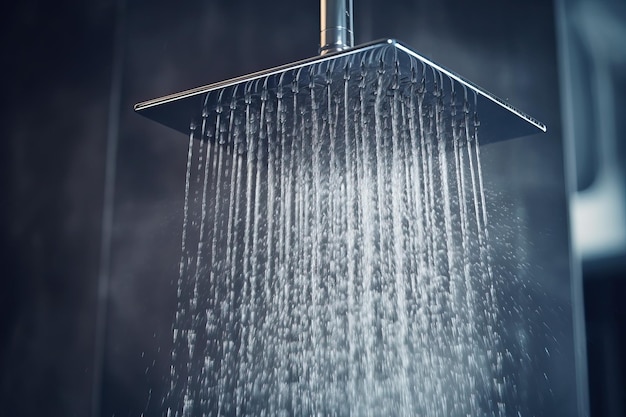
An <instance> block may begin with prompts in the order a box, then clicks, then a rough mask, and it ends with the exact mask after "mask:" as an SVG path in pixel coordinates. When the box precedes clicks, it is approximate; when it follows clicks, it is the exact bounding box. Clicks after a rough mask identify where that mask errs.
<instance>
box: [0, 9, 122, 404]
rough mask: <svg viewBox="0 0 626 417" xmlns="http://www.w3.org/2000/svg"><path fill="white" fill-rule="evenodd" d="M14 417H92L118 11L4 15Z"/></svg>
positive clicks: (4, 202)
mask: <svg viewBox="0 0 626 417" xmlns="http://www.w3.org/2000/svg"><path fill="white" fill-rule="evenodd" d="M2 20H3V24H2V25H1V26H2V28H1V30H2V37H1V39H2V51H3V52H2V55H3V65H2V67H3V74H4V75H3V79H4V81H3V89H2V90H3V95H4V96H3V100H2V101H3V106H2V123H0V129H1V132H2V140H1V143H0V166H1V170H2V177H1V181H2V197H1V199H0V221H1V222H2V226H1V227H2V236H1V242H2V250H1V251H0V253H1V255H0V256H1V257H2V270H1V271H2V272H1V273H0V277H1V283H0V317H1V318H0V341H1V344H0V369H1V373H0V399H1V400H0V401H1V402H2V404H3V407H2V411H1V412H0V414H2V415H24V416H27V415H28V416H34V415H54V416H62V415H63V416H84V415H89V412H90V403H91V386H92V379H93V374H92V369H93V352H94V341H95V338H94V336H95V326H94V324H95V312H96V307H97V300H96V285H97V282H98V280H97V278H98V268H99V253H100V223H101V207H102V186H103V172H104V169H103V168H104V162H105V161H104V158H103V155H104V149H105V142H106V134H107V116H108V97H109V88H110V73H111V57H112V46H113V44H112V39H113V37H112V35H113V28H114V14H113V4H112V2H110V1H96V2H87V3H86V2H78V1H73V2H72V1H61V2H43V1H24V2H13V3H11V4H9V5H7V6H6V8H5V10H4V12H3V18H2Z"/></svg>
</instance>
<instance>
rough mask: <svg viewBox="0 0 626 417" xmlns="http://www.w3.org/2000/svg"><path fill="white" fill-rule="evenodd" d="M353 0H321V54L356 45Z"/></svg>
mask: <svg viewBox="0 0 626 417" xmlns="http://www.w3.org/2000/svg"><path fill="white" fill-rule="evenodd" d="M352 11H353V8H352V0H321V1H320V55H325V54H327V53H331V52H339V51H343V50H346V49H348V48H352V47H353V46H354V32H353V30H352V28H353V13H352Z"/></svg>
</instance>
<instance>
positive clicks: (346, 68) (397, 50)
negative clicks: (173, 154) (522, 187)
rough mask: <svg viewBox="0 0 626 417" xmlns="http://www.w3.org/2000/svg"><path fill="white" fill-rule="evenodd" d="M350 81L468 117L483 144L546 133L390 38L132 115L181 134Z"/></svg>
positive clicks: (145, 106) (151, 104)
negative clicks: (210, 118)
mask: <svg viewBox="0 0 626 417" xmlns="http://www.w3.org/2000/svg"><path fill="white" fill-rule="evenodd" d="M377 74H378V75H379V76H380V77H379V78H376V77H377ZM381 77H382V78H381ZM350 78H351V79H352V80H359V79H360V80H362V81H361V83H376V82H381V80H384V82H385V83H386V86H387V93H388V94H389V93H390V91H391V89H395V88H399V89H400V90H401V91H402V94H403V95H404V96H407V95H411V94H417V92H419V91H421V92H425V93H423V94H424V95H423V100H424V105H425V106H426V107H427V108H428V106H430V108H435V103H436V102H439V103H445V105H446V106H449V108H450V113H449V114H450V115H452V116H449V117H460V116H458V115H461V114H468V113H471V114H472V117H474V119H475V123H480V141H481V143H483V144H485V143H490V142H497V141H501V140H506V139H512V138H515V137H520V136H526V135H530V134H534V133H539V132H545V131H546V126H545V125H544V124H543V123H541V122H539V121H538V120H536V119H534V118H532V117H530V116H528V115H526V114H525V113H523V112H521V111H519V110H517V109H515V108H514V107H512V106H510V105H509V104H507V103H505V102H504V101H502V100H500V99H499V98H497V97H496V96H494V95H492V94H491V93H488V92H486V91H484V90H482V89H481V88H479V87H477V86H476V85H474V84H473V83H471V82H469V81H467V80H464V79H463V78H461V77H460V76H459V75H457V74H455V73H453V72H452V71H449V70H447V69H445V68H443V67H442V66H440V65H438V64H436V63H434V62H432V61H430V60H429V59H427V58H425V57H423V56H421V55H419V54H418V53H416V52H414V51H413V50H411V49H410V48H408V47H407V46H405V45H404V44H402V43H400V42H398V41H396V40H393V39H387V40H381V41H376V42H372V43H368V44H364V45H360V46H357V47H355V48H352V49H349V50H346V51H342V52H336V53H330V54H326V55H323V56H318V57H313V58H310V59H306V60H303V61H299V62H295V63H292V64H287V65H283V66H279V67H276V68H272V69H268V70H265V71H261V72H257V73H253V74H249V75H245V76H242V77H238V78H234V79H230V80H226V81H222V82H218V83H215V84H211V85H207V86H203V87H198V88H194V89H191V90H187V91H183V92H180V93H176V94H172V95H168V96H165V97H161V98H157V99H154V100H149V101H145V102H141V103H138V104H136V105H135V111H137V112H138V113H139V114H142V115H144V116H146V117H148V118H150V119H153V120H155V121H157V122H159V123H162V124H164V125H166V126H169V127H171V128H173V129H175V130H178V131H180V132H182V133H184V134H185V135H187V134H188V133H189V129H190V126H191V125H192V124H197V123H200V122H201V120H202V115H203V114H206V113H207V111H214V110H215V109H216V108H221V106H224V107H226V106H231V108H233V106H238V105H239V104H238V103H243V102H244V101H245V102H248V103H249V102H250V100H252V101H259V102H260V100H261V99H260V97H261V96H262V95H266V96H267V95H268V94H269V95H271V96H273V97H276V94H283V92H289V93H291V92H294V94H295V92H297V91H300V90H307V89H311V88H313V87H314V86H320V85H324V83H331V82H333V81H335V82H337V81H339V80H341V82H343V81H344V80H345V79H350ZM356 94H357V95H358V93H356ZM442 100H443V101H442ZM454 115H457V116H454Z"/></svg>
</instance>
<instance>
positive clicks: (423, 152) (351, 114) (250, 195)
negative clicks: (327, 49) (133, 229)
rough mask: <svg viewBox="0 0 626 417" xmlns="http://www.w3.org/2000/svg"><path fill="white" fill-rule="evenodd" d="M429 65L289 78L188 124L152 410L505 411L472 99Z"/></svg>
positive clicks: (227, 99)
mask: <svg viewBox="0 0 626 417" xmlns="http://www.w3.org/2000/svg"><path fill="white" fill-rule="evenodd" d="M428 71H432V70H430V69H426V68H424V67H421V66H419V65H417V64H416V65H415V66H413V67H412V71H411V73H408V74H401V73H400V72H399V69H398V66H397V65H394V63H393V62H391V63H389V62H386V61H383V60H382V59H381V60H380V61H376V60H372V63H368V64H367V65H366V64H363V63H361V65H356V64H355V65H352V63H349V62H348V63H346V64H345V67H344V68H341V67H339V68H337V67H334V68H330V67H328V68H325V69H324V68H322V67H321V66H317V67H315V66H311V67H310V68H307V67H304V68H302V69H299V70H294V71H293V73H292V79H291V80H285V79H283V78H281V79H280V80H279V81H278V82H276V83H274V84H275V85H272V83H271V82H269V81H271V80H268V79H260V80H256V81H250V82H248V83H246V84H245V85H243V86H239V87H237V88H239V89H244V90H245V92H244V94H242V93H241V90H237V88H236V89H235V90H234V91H226V92H223V91H222V92H221V93H220V96H219V97H218V98H217V99H216V101H214V102H215V103H217V104H216V105H212V106H207V107H206V108H205V110H204V112H203V115H202V116H203V117H202V120H200V121H198V122H197V123H194V124H192V126H191V129H190V140H189V158H188V163H187V173H186V185H185V214H184V225H183V232H182V257H181V262H180V276H179V280H178V309H177V313H176V317H175V320H174V324H173V329H174V331H173V337H174V339H173V349H172V366H171V374H170V389H169V395H168V398H167V399H166V400H165V401H166V409H167V412H166V415H167V416H192V415H193V416H200V415H201V416H428V417H437V416H442V417H444V416H445V417H450V416H500V415H518V412H519V411H520V410H518V409H516V408H515V407H516V406H515V405H511V403H512V402H511V401H510V399H511V398H512V397H514V396H515V395H516V391H515V376H514V375H510V374H509V373H507V372H506V371H505V370H504V369H503V363H504V362H505V361H507V360H511V361H512V360H513V358H511V355H512V353H511V352H510V351H509V350H507V349H505V348H504V346H503V343H502V335H501V331H500V330H499V327H498V325H497V323H498V321H499V314H500V309H499V305H498V302H499V301H498V285H499V284H498V283H499V282H500V280H499V278H498V277H497V276H496V275H495V273H494V271H493V268H492V260H491V259H492V257H491V248H490V240H489V233H488V213H487V208H486V196H485V190H484V186H483V178H482V171H481V161H480V146H479V133H480V123H479V119H478V116H477V114H476V109H475V108H474V107H473V103H474V97H473V96H472V94H471V93H469V92H468V91H465V90H463V91H454V83H451V82H449V81H448V80H446V76H445V75H442V74H440V73H438V72H436V71H432V73H427V72H428ZM428 80H431V81H430V82H429V81H428Z"/></svg>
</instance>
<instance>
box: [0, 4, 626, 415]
mask: <svg viewBox="0 0 626 417" xmlns="http://www.w3.org/2000/svg"><path fill="white" fill-rule="evenodd" d="M120 5H121V6H120ZM120 7H121V10H122V11H123V13H122V15H118V14H117V11H118V10H120ZM318 13H319V11H318V3H317V2H293V1H285V0H279V1H274V2H269V3H262V2H258V1H253V0H237V1H202V2H201V1H189V2H178V3H172V2H166V1H141V0H136V1H130V2H127V4H124V2H119V4H116V3H115V2H114V1H113V0H98V1H92V2H78V1H73V2H72V1H68V0H65V1H61V2H54V3H49V2H42V1H22V2H15V3H14V4H12V5H10V6H8V7H7V10H6V11H5V15H4V18H3V19H4V21H5V22H4V24H3V25H2V28H1V30H2V46H3V49H2V50H3V51H4V55H5V57H7V59H6V61H5V65H4V67H5V70H8V74H9V75H5V88H4V91H5V92H6V93H8V96H5V100H4V105H3V111H2V123H1V124H0V129H1V130H0V131H1V132H2V133H3V134H2V138H3V140H2V142H1V144H0V146H1V148H0V158H1V160H0V167H1V168H0V169H1V170H2V171H1V172H2V177H1V181H2V185H3V188H2V189H3V190H4V192H3V194H2V198H1V200H0V220H1V221H2V230H3V233H2V238H1V239H2V250H1V251H0V253H1V255H0V256H1V257H2V261H3V262H2V265H3V268H2V275H1V284H0V317H1V319H0V340H1V341H2V343H1V345H0V367H1V368H0V369H1V374H0V403H2V404H3V406H2V410H3V411H2V412H1V413H0V414H4V413H6V415H22V416H31V415H32V416H35V415H42V414H44V415H50V416H74V415H75V416H85V415H89V414H90V413H91V407H92V405H93V401H94V398H95V401H97V402H96V403H95V404H98V405H99V406H97V407H96V408H98V409H101V415H102V416H107V417H109V416H111V415H113V414H114V413H115V415H132V416H139V415H140V414H141V413H142V412H146V415H157V412H156V410H157V409H158V408H159V407H158V406H159V398H160V396H161V395H162V394H163V393H162V392H159V389H160V388H159V386H163V381H162V378H163V375H165V374H166V371H167V366H168V363H167V361H166V360H165V359H163V358H166V357H167V353H166V352H165V353H164V352H163V351H166V350H167V347H168V346H169V345H168V344H169V343H171V336H170V334H169V333H168V332H167V331H166V330H167V329H168V326H165V329H166V330H163V328H164V326H163V323H170V322H171V318H172V316H173V313H174V309H175V305H173V304H172V303H171V297H168V296H166V295H164V294H170V293H171V292H172V291H173V290H174V288H175V287H174V286H173V285H172V279H173V278H172V277H175V276H176V274H177V272H176V269H177V257H178V256H179V253H180V228H181V213H182V200H183V192H184V190H183V184H184V166H185V158H186V152H187V149H186V143H185V142H186V141H185V138H184V137H181V136H180V135H179V134H177V133H175V132H173V131H170V130H168V129H166V128H164V127H162V126H160V125H157V124H156V123H154V122H151V121H148V120H145V119H142V118H141V117H140V116H137V115H136V114H134V113H133V111H132V105H133V104H134V103H136V102H138V101H141V100H145V99H150V98H154V97H158V96H161V95H164V94H169V93H173V92H176V91H180V90H184V89H187V88H191V87H195V86H198V85H202V84H208V83H211V82H216V81H220V80H223V79H227V78H231V77H233V76H237V75H242V74H246V73H250V72H253V71H257V70H260V69H264V68H269V67H273V66H276V65H279V64H284V63H287V62H291V61H295V60H298V59H303V58H307V57H309V56H312V55H315V54H316V53H317V42H318ZM355 16H356V17H355V29H356V37H357V43H361V42H365V41H369V40H373V39H378V38H382V37H396V38H399V39H401V40H403V41H404V42H406V43H407V44H409V45H411V46H413V47H415V49H416V50H418V51H420V52H421V53H423V54H424V55H426V56H428V57H430V58H432V59H433V60H434V61H436V62H438V63H441V64H443V65H444V66H446V67H448V68H452V69H453V70H454V71H456V72H458V73H460V74H462V75H463V76H464V77H465V78H467V79H469V80H472V81H473V82H475V83H476V84H478V85H480V86H482V87H484V88H485V89H487V90H489V91H492V92H494V93H495V94H497V95H498V96H501V97H502V98H504V99H508V100H510V102H511V103H512V104H514V105H516V106H517V107H520V108H522V109H524V110H527V111H529V112H530V113H531V114H532V115H533V116H535V117H537V118H539V119H540V120H542V121H543V122H545V123H546V124H547V125H548V126H549V128H550V133H549V138H548V139H547V140H545V141H543V142H539V140H538V139H531V140H529V141H526V142H524V141H522V140H518V141H514V142H512V143H511V144H510V145H508V147H507V148H506V149H504V150H503V151H502V152H501V154H499V157H498V158H497V160H496V159H495V158H494V159H493V161H492V162H493V164H494V165H493V166H494V168H493V169H494V170H495V171H496V172H497V171H498V170H502V171H507V170H514V171H515V172H519V176H518V180H517V184H518V185H519V186H520V187H522V188H524V187H525V188H527V189H530V188H532V187H533V186H534V185H537V184H542V186H545V185H546V184H548V185H549V186H552V187H555V189H556V190H557V192H556V193H555V194H554V193H553V194H552V195H545V196H544V197H546V198H548V199H547V201H548V202H549V204H551V205H552V206H553V207H556V208H555V209H554V210H556V211H558V212H559V213H561V212H562V211H563V212H564V208H565V194H564V183H563V162H562V161H563V159H562V155H561V129H560V109H559V100H558V97H559V95H558V77H557V61H556V56H557V54H556V44H555V37H554V36H555V25H554V12H553V7H552V4H551V3H550V2H544V1H532V2H524V3H520V4H513V5H512V4H508V3H504V2H500V1H494V0H481V1H478V2H471V4H466V3H465V2H456V1H452V0H448V1H434V0H433V1H426V0H425V1H398V2H382V1H374V0H362V1H357V2H356V4H355ZM120 29H121V36H122V38H121V39H122V42H121V43H118V50H117V53H118V55H117V56H118V57H119V59H120V60H121V61H117V62H118V63H121V64H122V70H123V71H122V77H121V79H120V80H119V83H117V84H116V83H115V82H113V81H114V79H112V74H113V73H114V71H113V69H114V61H115V59H114V57H115V56H116V54H115V51H114V49H115V45H116V42H115V34H116V30H120ZM5 74H6V73H5ZM112 85H113V88H112ZM116 88H119V90H115V89H116ZM115 91H119V92H121V97H120V105H119V107H116V106H115V104H116V102H115V97H113V104H114V108H115V112H116V114H115V115H116V116H119V131H118V130H117V128H116V126H112V125H111V122H110V113H109V105H110V101H111V93H112V92H115ZM111 129H112V130H111ZM109 132H112V135H111V137H110V138H109V140H116V143H117V145H118V148H117V152H116V153H115V162H116V165H117V168H116V169H115V170H114V174H115V182H114V185H115V193H114V201H113V202H112V203H113V206H112V207H113V208H114V212H113V224H112V226H111V229H110V230H107V231H108V232H111V234H112V235H111V240H110V241H109V240H108V239H107V238H106V236H107V235H106V234H105V235H104V236H105V239H104V241H103V233H102V229H101V224H102V219H103V216H102V215H103V204H104V201H103V200H104V197H103V196H104V195H105V189H104V187H105V171H106V169H105V168H106V162H107V161H106V155H107V135H108V134H109ZM109 144H110V143H109ZM529 147H536V149H537V151H536V152H531V153H525V154H524V155H526V159H525V160H520V159H519V158H517V155H519V154H520V152H522V151H523V152H527V149H528V148H529ZM109 162H111V161H110V160H109ZM539 172H541V173H542V176H540V175H539V174H538V173H539ZM520 198H521V197H520ZM108 203H111V202H110V201H109V202H108ZM108 203H107V204H108ZM530 206H532V204H530ZM544 207H545V206H544ZM536 208H537V211H540V210H539V209H540V208H541V207H540V206H536ZM539 218H541V217H539ZM546 219H547V220H546ZM548 221H549V218H548V217H546V218H544V220H543V222H544V223H547V222H548ZM557 223H558V224H557V225H555V226H553V229H554V230H557V232H555V233H564V232H563V227H564V225H566V217H565V214H563V215H562V216H560V217H558V218H557ZM103 245H104V248H105V249H106V248H110V249H111V259H110V263H107V264H106V265H104V269H102V268H103V266H102V265H101V262H100V255H101V250H102V247H103ZM559 253H560V254H562V253H566V249H564V248H562V250H561V251H560V252H559ZM562 262H565V263H566V262H567V256H565V258H564V259H563V260H562ZM109 268H110V273H107V274H104V276H103V277H102V279H101V281H100V284H102V283H103V282H104V283H105V284H108V285H107V286H108V291H107V295H108V298H107V299H106V304H101V303H100V304H99V297H98V285H99V275H100V272H101V271H103V270H104V271H105V272H106V271H108V270H109ZM596 282H599V281H596ZM107 286H105V288H106V287H107ZM620 288H622V289H623V286H622V287H620ZM605 294H606V291H605V290H598V291H595V292H590V293H589V296H588V297H587V303H588V305H591V306H595V305H598V304H601V303H602V300H603V299H604V297H605ZM594 297H598V300H599V301H596V298H594ZM98 311H100V312H103V311H106V315H105V318H106V320H105V321H103V322H101V323H102V326H103V327H100V328H99V327H98V325H97V323H99V321H98V315H97V314H98ZM604 314H607V313H604ZM608 314H611V312H610V311H609V312H608ZM603 317H604V316H602V315H600V316H595V315H594V316H593V320H591V321H590V323H592V325H593V326H594V332H595V329H597V328H601V325H599V324H597V323H598V321H602V320H604V319H603ZM622 317H623V316H622ZM100 319H102V317H100ZM622 323H623V321H622ZM617 325H618V326H619V323H618V324H617ZM99 331H103V333H102V334H103V335H104V336H105V340H104V341H103V344H101V345H99V346H98V347H100V348H101V349H102V353H103V354H102V355H100V354H99V351H98V349H96V340H99V339H97V336H98V332H99ZM611 331H613V332H615V329H613V330H611ZM593 334H596V333H593ZM600 334H602V335H604V334H605V333H602V332H601V333H600ZM622 343H623V342H622ZM613 346H620V345H615V344H614V345H613ZM622 346H623V344H622ZM591 351H592V352H594V351H593V349H592V350H591ZM594 354H597V355H600V354H601V353H598V352H596V353H594ZM592 362H593V358H592ZM98 364H102V366H103V368H102V371H103V372H102V375H101V378H100V377H99V375H100V374H99V371H98V366H99V365H98ZM594 375H595V374H594V373H592V377H594ZM596 378H600V377H598V376H596ZM94 379H95V380H96V381H95V385H94ZM596 382H597V381H596ZM593 386H594V387H596V386H597V385H596V384H595V382H594V384H593ZM94 387H95V392H96V394H97V395H96V396H95V397H94V396H93V395H92V391H94ZM155 387H156V388H155ZM592 393H595V394H594V395H596V397H594V398H598V397H597V396H598V395H601V391H598V392H596V391H592ZM99 399H101V400H99ZM598 403H599V404H601V403H602V400H599V402H598ZM592 404H594V403H593V402H592ZM100 406H101V407H100ZM97 414H98V413H96V415H97ZM94 417H95V416H94Z"/></svg>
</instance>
